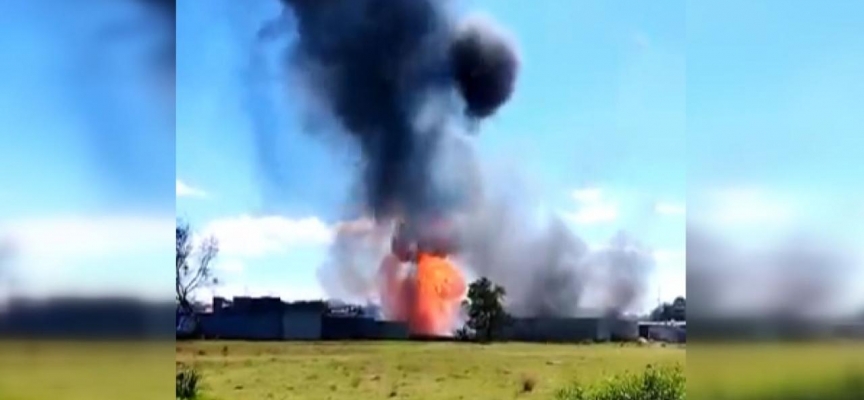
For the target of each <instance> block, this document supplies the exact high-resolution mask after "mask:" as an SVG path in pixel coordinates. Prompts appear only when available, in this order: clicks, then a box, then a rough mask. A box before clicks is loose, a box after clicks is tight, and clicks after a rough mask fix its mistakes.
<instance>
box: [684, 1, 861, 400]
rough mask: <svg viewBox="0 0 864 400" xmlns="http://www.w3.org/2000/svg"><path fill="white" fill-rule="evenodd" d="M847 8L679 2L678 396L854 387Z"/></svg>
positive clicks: (772, 394) (854, 230) (856, 140)
mask: <svg viewBox="0 0 864 400" xmlns="http://www.w3.org/2000/svg"><path fill="white" fill-rule="evenodd" d="M861 15H864V3H861V2H854V1H830V2H813V1H802V2H781V1H756V2H753V1H740V0H733V1H727V0H724V1H700V2H690V3H688V8H687V23H688V28H687V39H688V48H687V65H688V70H687V123H688V149H687V157H688V167H687V173H688V227H687V286H688V290H687V292H688V293H687V294H688V300H690V301H689V305H690V310H688V311H689V313H688V317H689V321H688V322H689V325H690V332H689V343H688V350H687V358H688V360H687V368H688V385H689V386H690V389H689V390H688V395H689V396H691V397H692V398H696V399H702V398H733V399H737V398H741V399H761V398H765V399H767V398H789V399H797V398H825V399H828V398H831V399H852V398H860V396H861V393H864V392H862V391H861V390H862V389H861V388H862V386H864V385H862V384H861V383H862V382H864V357H862V356H861V354H864V344H862V339H864V268H862V266H864V264H862V261H864V257H862V251H861V245H860V244H861V243H862V239H864V219H862V218H861V217H862V215H864V192H862V186H861V179H862V172H864V163H862V162H864V161H862V159H861V157H860V155H861V149H862V148H864V136H862V135H861V132H864V113H861V111H860V110H861V109H862V108H864V80H862V79H861V76H862V72H864V42H862V41H861V37H864V24H862V19H861ZM855 382H857V383H855Z"/></svg>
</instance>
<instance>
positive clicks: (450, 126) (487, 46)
mask: <svg viewBox="0 0 864 400" xmlns="http://www.w3.org/2000/svg"><path fill="white" fill-rule="evenodd" d="M281 1H282V3H283V4H284V5H285V6H286V10H290V15H289V13H285V14H284V15H285V16H287V17H289V18H288V20H289V21H288V22H289V24H288V25H290V27H291V29H292V30H293V31H294V32H293V33H294V34H296V36H294V37H292V40H293V42H292V44H291V47H290V49H289V50H290V51H289V56H288V57H286V58H284V59H283V60H286V64H285V67H286V69H289V70H291V72H293V74H291V75H292V76H294V77H296V78H298V79H296V80H292V81H291V82H292V86H291V88H292V89H298V92H299V93H300V94H302V95H301V96H298V98H299V99H301V100H309V101H308V104H304V105H306V106H309V107H311V108H313V109H312V110H309V113H308V115H309V116H311V117H313V118H315V119H316V121H315V123H314V124H313V123H310V124H309V126H313V125H314V126H317V127H323V128H324V129H325V130H326V131H327V133H332V134H333V135H334V137H335V138H337V139H341V140H343V141H344V142H345V143H348V144H349V145H350V146H351V148H352V149H356V150H357V152H358V153H359V155H360V156H361V163H359V169H358V171H357V172H358V174H357V185H356V187H357V188H359V190H360V192H359V193H356V196H352V203H353V204H352V209H356V207H355V206H356V205H358V204H359V205H360V209H361V210H362V212H361V213H360V215H356V214H355V215H352V216H351V218H360V219H365V220H371V221H373V225H374V228H371V227H370V228H368V229H367V230H364V231H363V232H358V231H356V230H355V231H353V232H349V231H348V230H345V231H344V232H343V231H340V232H337V235H336V236H337V237H336V241H335V243H334V246H333V247H332V248H331V254H330V260H328V262H326V263H325V264H324V265H323V266H322V267H323V268H322V270H319V279H320V280H321V283H322V286H323V287H324V288H325V290H327V292H328V294H329V295H331V296H336V297H339V298H341V299H345V300H348V299H351V300H361V301H362V300H369V298H370V297H372V296H371V295H370V292H377V294H376V297H378V300H380V302H381V303H382V304H381V305H382V308H383V309H384V312H385V314H386V317H387V318H388V319H392V320H400V321H407V322H408V324H409V326H410V329H411V331H412V332H413V333H414V334H420V335H447V334H450V333H451V330H452V328H454V327H455V324H456V322H457V317H458V311H459V305H460V301H461V299H462V298H463V297H464V295H465V292H466V285H465V278H464V277H463V272H464V271H465V270H470V271H471V272H473V273H474V274H475V275H479V276H484V277H487V278H489V279H490V280H492V281H494V282H496V283H498V284H501V285H503V286H505V287H506V288H507V290H508V307H509V308H510V311H513V312H514V314H519V315H537V313H541V312H542V313H549V314H552V315H556V316H564V315H570V314H572V313H573V312H574V311H573V309H574V308H576V307H578V306H580V305H581V303H580V302H581V300H582V299H581V298H580V296H581V295H582V292H583V290H582V289H583V287H585V286H589V285H590V284H589V283H588V282H587V280H586V277H587V275H586V274H585V271H587V270H590V268H587V267H588V265H587V263H591V262H595V263H600V262H602V263H603V264H604V265H602V266H600V267H604V268H603V269H605V270H612V271H623V272H624V274H625V275H626V274H627V273H628V271H631V270H634V269H636V270H639V271H640V272H637V274H641V269H642V266H643V265H644V264H645V259H646V257H650V255H646V254H647V253H645V252H639V253H638V254H637V255H636V256H634V257H629V256H628V257H619V256H617V255H618V254H625V253H626V254H629V253H628V252H630V250H628V249H630V248H633V247H634V246H632V245H631V244H630V243H629V241H625V242H622V243H620V244H613V247H611V249H610V250H608V251H607V253H608V254H604V255H602V256H601V257H595V259H591V258H589V257H587V256H586V251H587V250H586V249H587V246H585V244H584V243H582V242H581V240H579V239H578V238H577V237H575V236H574V235H572V234H571V233H570V232H569V230H567V229H564V228H561V227H560V225H561V223H560V221H557V220H556V221H554V222H553V223H552V224H549V225H548V226H546V227H544V228H540V230H538V229H534V228H532V227H533V226H535V225H536V224H534V223H533V221H534V220H535V219H536V217H535V214H533V213H532V212H533V211H536V208H535V207H533V206H530V205H527V204H526V205H525V207H524V208H525V210H524V212H519V211H518V209H519V208H521V207H522V202H523V200H522V198H523V197H524V192H520V195H519V196H518V197H517V198H507V199H505V201H504V202H501V203H500V204H498V202H497V200H498V199H495V198H493V197H491V196H490V191H488V190H487V189H489V187H488V186H487V185H486V182H484V181H483V180H482V179H481V173H480V168H479V161H478V160H477V157H476V154H475V152H474V149H473V147H472V145H471V143H470V142H469V141H468V140H469V139H470V134H471V133H473V131H474V130H475V128H476V127H477V126H479V123H481V122H482V121H483V120H484V119H485V118H490V117H492V116H493V115H495V114H496V113H497V112H499V110H500V109H501V107H502V106H503V105H504V104H505V103H506V102H507V101H508V100H510V98H511V95H512V93H513V92H514V90H515V87H516V76H517V72H518V70H519V66H520V59H519V55H518V52H517V51H516V48H515V45H514V42H513V41H512V40H510V38H509V37H507V36H506V35H505V34H504V33H503V31H502V30H501V29H498V28H497V27H496V26H495V24H493V23H492V21H491V20H489V19H488V18H477V17H476V16H468V17H463V16H459V15H457V14H456V13H455V12H454V10H450V9H448V8H447V6H448V5H450V4H451V3H450V2H447V1H441V0H281ZM270 31H273V26H272V25H266V24H265V26H263V27H262V29H261V31H260V32H259V33H260V34H261V36H266V35H264V34H265V33H268V32H270ZM292 36H293V35H292ZM259 37H260V36H259ZM257 108H260V107H256V109H257ZM322 119H325V120H326V121H325V122H326V123H322V121H321V120H322ZM268 132H269V133H268ZM254 133H255V134H256V135H257V136H258V137H257V138H256V139H255V142H256V143H264V144H267V145H261V146H259V147H260V151H261V156H260V158H261V159H262V160H271V159H273V158H274V157H273V156H272V154H271V153H270V152H272V151H274V147H275V146H271V145H269V144H270V143H275V142H273V139H274V138H272V137H269V136H268V135H271V134H272V131H271V130H256V131H255V132H254ZM272 164H273V163H271V162H265V163H262V166H263V168H264V169H265V171H263V172H264V175H265V178H266V177H270V176H273V171H272V170H267V168H270V166H271V165H272ZM276 185H278V182H277V183H276ZM503 186H505V187H507V188H510V189H511V191H514V192H518V191H519V190H518V189H516V188H515V187H516V185H515V184H514V182H513V179H512V177H508V181H507V182H506V183H505V184H504V185H503ZM528 210H531V211H532V212H528ZM394 221H401V225H399V227H398V228H397V229H396V231H395V233H394V234H393V235H392V236H391V237H390V238H391V240H392V243H390V246H389V249H387V247H388V246H387V243H386V239H381V235H380V232H381V231H384V230H390V229H392V225H393V224H394ZM373 232H377V233H373ZM455 256H458V257H459V259H460V260H462V261H464V265H456V264H454V263H453V262H452V261H451V260H452V258H453V257H455ZM369 260H375V261H374V262H373V261H369ZM361 264H362V265H361ZM606 267H608V268H606ZM462 268H464V270H463V269H462ZM611 276H612V277H611V278H610V279H613V280H616V282H620V284H616V285H609V284H605V285H603V286H604V287H609V288H612V289H611V290H613V291H620V292H622V293H623V294H624V295H622V296H613V298H616V299H619V300H615V302H620V303H627V302H629V301H630V300H631V299H632V298H636V297H638V296H636V295H635V294H637V293H638V291H639V290H640V289H639V288H634V287H632V286H638V285H640V284H641V282H642V279H638V277H637V278H635V279H618V278H616V277H615V274H611ZM373 289H374V290H373ZM367 296H368V297H367ZM364 297H365V298H364ZM621 306H626V304H615V305H614V307H616V308H619V307H621Z"/></svg>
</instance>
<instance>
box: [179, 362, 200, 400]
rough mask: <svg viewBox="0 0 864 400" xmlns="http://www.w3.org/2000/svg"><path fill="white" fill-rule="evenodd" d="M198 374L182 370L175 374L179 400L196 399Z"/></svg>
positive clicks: (190, 370) (189, 370) (192, 370)
mask: <svg viewBox="0 0 864 400" xmlns="http://www.w3.org/2000/svg"><path fill="white" fill-rule="evenodd" d="M200 378H201V377H200V376H199V375H198V372H197V371H195V370H194V369H182V370H180V371H178V372H177V383H176V387H175V388H176V392H177V398H178V399H180V400H191V399H196V398H198V381H199V380H200Z"/></svg>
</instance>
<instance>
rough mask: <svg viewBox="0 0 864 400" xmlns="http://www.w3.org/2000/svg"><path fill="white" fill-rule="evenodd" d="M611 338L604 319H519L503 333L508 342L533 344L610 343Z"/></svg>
mask: <svg viewBox="0 0 864 400" xmlns="http://www.w3.org/2000/svg"><path fill="white" fill-rule="evenodd" d="M610 336H611V334H610V330H609V324H608V323H607V321H606V320H605V319H602V318H517V319H514V320H513V321H512V323H511V324H510V325H509V326H508V327H506V328H505V329H504V330H503V332H502V338H504V339H506V340H524V341H533V342H580V341H586V340H590V341H608V340H610Z"/></svg>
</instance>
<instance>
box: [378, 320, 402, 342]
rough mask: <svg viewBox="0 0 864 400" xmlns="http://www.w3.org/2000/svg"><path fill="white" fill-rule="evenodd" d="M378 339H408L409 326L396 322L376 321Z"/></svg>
mask: <svg viewBox="0 0 864 400" xmlns="http://www.w3.org/2000/svg"><path fill="white" fill-rule="evenodd" d="M375 326H376V328H377V337H378V338H379V339H389V340H402V339H408V335H409V331H408V324H406V323H404V322H394V321H376V322H375Z"/></svg>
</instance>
